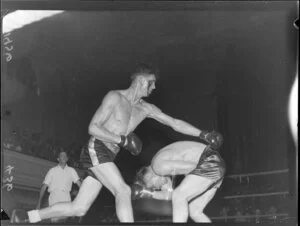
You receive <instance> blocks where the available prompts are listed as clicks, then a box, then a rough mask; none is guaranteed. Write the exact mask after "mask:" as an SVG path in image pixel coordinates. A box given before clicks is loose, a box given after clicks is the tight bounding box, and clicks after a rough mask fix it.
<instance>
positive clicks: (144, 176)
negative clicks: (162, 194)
mask: <svg viewBox="0 0 300 226" xmlns="http://www.w3.org/2000/svg"><path fill="white" fill-rule="evenodd" d="M137 181H140V182H141V183H142V184H143V185H144V186H145V187H146V188H152V189H160V188H161V187H162V186H163V185H165V184H166V183H168V179H167V178H166V177H163V176H159V175H157V174H155V173H154V171H153V169H152V168H151V166H145V167H143V168H142V169H140V171H139V172H138V173H137Z"/></svg>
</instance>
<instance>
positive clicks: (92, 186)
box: [29, 176, 102, 222]
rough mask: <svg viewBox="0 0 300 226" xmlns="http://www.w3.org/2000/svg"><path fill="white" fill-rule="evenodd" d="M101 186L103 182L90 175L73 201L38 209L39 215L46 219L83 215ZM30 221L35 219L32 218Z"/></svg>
mask: <svg viewBox="0 0 300 226" xmlns="http://www.w3.org/2000/svg"><path fill="white" fill-rule="evenodd" d="M101 188H102V184H101V183H100V182H99V181H98V180H96V179H94V178H92V177H90V176H89V177H87V178H85V179H84V180H83V182H82V185H81V186H80V189H79V192H78V194H77V196H76V198H75V200H74V201H73V202H64V203H56V204H54V205H53V206H49V207H47V208H44V209H41V210H38V214H39V217H40V218H41V219H42V220H44V219H49V218H53V217H70V216H83V215H85V213H86V212H87V211H88V209H89V208H90V207H91V205H92V204H93V202H94V201H95V199H96V197H97V196H98V194H99V192H100V190H101ZM30 212H31V211H30ZM29 216H30V214H29ZM30 222H33V221H32V220H30Z"/></svg>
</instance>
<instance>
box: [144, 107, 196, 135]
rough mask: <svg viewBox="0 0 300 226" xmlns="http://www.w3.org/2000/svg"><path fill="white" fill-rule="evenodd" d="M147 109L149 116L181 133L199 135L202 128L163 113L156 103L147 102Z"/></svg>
mask: <svg viewBox="0 0 300 226" xmlns="http://www.w3.org/2000/svg"><path fill="white" fill-rule="evenodd" d="M146 110H147V113H148V114H147V116H148V117H149V118H153V119H155V120H156V121H158V122H160V123H162V124H164V125H167V126H170V127H171V128H172V129H173V130H175V131H177V132H179V133H183V134H186V135H190V136H195V137H199V135H200V133H201V130H199V129H198V128H196V127H194V126H192V125H191V124H189V123H187V122H185V121H182V120H180V119H175V118H173V117H171V116H169V115H167V114H165V113H163V112H162V111H161V110H160V109H159V108H158V107H156V106H155V105H152V104H149V103H147V104H146Z"/></svg>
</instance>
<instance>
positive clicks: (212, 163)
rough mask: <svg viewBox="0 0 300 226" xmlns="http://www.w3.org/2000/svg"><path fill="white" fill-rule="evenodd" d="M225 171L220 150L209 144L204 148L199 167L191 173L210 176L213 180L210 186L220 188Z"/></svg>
mask: <svg viewBox="0 0 300 226" xmlns="http://www.w3.org/2000/svg"><path fill="white" fill-rule="evenodd" d="M225 171H226V167H225V162H224V160H223V159H222V157H221V156H220V154H219V152H218V151H216V150H214V149H212V148H211V147H210V146H209V145H208V146H207V147H206V148H205V149H204V151H203V153H202V155H201V157H200V159H199V162H198V164H197V167H196V168H195V169H194V170H193V171H192V172H190V173H189V174H193V175H197V176H201V177H205V178H208V179H210V180H212V185H211V186H210V187H209V188H213V187H215V188H219V187H220V186H221V184H222V181H223V178H224V175H225Z"/></svg>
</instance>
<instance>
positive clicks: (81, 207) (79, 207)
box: [70, 203, 89, 217]
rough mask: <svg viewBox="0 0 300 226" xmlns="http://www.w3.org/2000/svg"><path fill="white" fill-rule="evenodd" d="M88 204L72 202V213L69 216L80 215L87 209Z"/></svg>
mask: <svg viewBox="0 0 300 226" xmlns="http://www.w3.org/2000/svg"><path fill="white" fill-rule="evenodd" d="M88 209H89V206H87V205H86V204H80V203H73V204H72V207H71V210H70V212H71V213H72V214H71V215H70V216H76V217H82V216H84V215H85V214H86V212H87V211H88Z"/></svg>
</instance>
